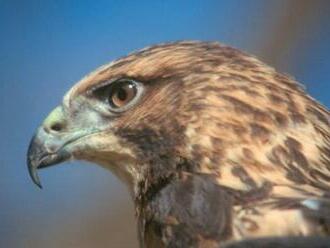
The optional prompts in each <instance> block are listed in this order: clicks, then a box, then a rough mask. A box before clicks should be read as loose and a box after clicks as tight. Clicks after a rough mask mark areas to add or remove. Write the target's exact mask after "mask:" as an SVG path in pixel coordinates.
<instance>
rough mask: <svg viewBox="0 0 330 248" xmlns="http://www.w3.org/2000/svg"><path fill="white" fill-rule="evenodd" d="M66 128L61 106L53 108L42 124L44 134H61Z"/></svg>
mask: <svg viewBox="0 0 330 248" xmlns="http://www.w3.org/2000/svg"><path fill="white" fill-rule="evenodd" d="M66 127H67V121H66V119H65V116H64V114H63V110H62V107H61V106H59V107H57V108H55V109H54V110H53V111H52V112H51V113H50V114H49V116H48V117H47V118H46V120H45V121H44V123H43V128H44V130H45V132H46V133H50V132H52V133H59V132H63V131H64V129H66Z"/></svg>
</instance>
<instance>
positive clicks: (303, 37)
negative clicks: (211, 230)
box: [0, 0, 330, 248]
mask: <svg viewBox="0 0 330 248" xmlns="http://www.w3.org/2000/svg"><path fill="white" fill-rule="evenodd" d="M0 37H1V38H0V101H1V102H0V111H1V112H0V113H1V121H0V128H1V134H0V137H1V138H0V168H1V172H0V204H1V205H0V247H14V248H15V247H34V248H39V247H40V248H41V247H62V248H67V247H82V248H84V247H86V248H87V247H95V248H97V247H137V241H136V225H135V221H134V213H133V207H132V202H131V201H130V199H129V195H128V192H127V191H126V188H125V186H124V185H123V184H121V183H120V182H119V180H118V179H116V178H115V177H114V176H113V175H112V174H111V173H110V172H108V171H105V170H103V169H101V168H100V167H98V166H94V165H90V164H84V163H69V164H66V165H65V166H58V167H53V168H51V169H48V170H43V171H41V173H40V176H41V180H42V182H43V186H44V189H43V190H40V189H38V188H37V187H35V186H34V185H33V184H32V182H31V180H30V179H29V176H28V173H27V168H26V158H25V156H26V150H27V147H28V143H29V140H30V138H31V136H32V134H33V132H34V130H35V128H36V127H37V126H38V125H39V124H40V122H41V121H42V120H43V119H44V117H45V116H46V115H47V113H48V112H49V111H50V110H51V109H52V108H53V107H55V106H56V105H57V104H58V103H60V101H61V99H62V96H63V95H64V93H65V92H66V91H67V90H68V89H69V88H70V87H71V86H72V85H73V84H74V83H75V82H76V81H77V80H79V79H80V78H81V77H82V76H84V74H86V73H88V72H90V71H92V70H93V69H95V68H96V67H98V66H100V65H102V64H104V63H107V62H109V61H111V60H113V59H116V58H118V57H120V56H123V55H125V54H127V53H128V52H131V51H132V50H136V49H139V48H142V47H144V46H146V45H150V44H155V43H158V42H165V41H175V40H182V39H189V40H191V39H192V40H212V41H221V42H223V43H226V44H230V45H232V46H235V47H238V48H240V49H242V50H245V51H247V52H249V53H253V54H255V55H257V56H258V57H260V58H261V59H262V60H264V61H266V62H267V63H269V64H271V65H273V66H274V67H275V68H277V69H278V70H279V71H282V72H285V73H288V74H291V75H293V76H294V77H295V78H296V79H297V80H298V81H300V82H302V83H304V84H305V86H306V88H307V91H308V92H309V93H310V94H311V95H312V96H313V97H314V98H317V99H318V100H319V101H321V102H322V103H323V104H324V105H326V106H327V107H328V108H329V106H330V47H329V44H330V1H327V0H324V1H315V0H309V1H308V0H307V1H306V0H292V1H289V0H285V1H284V0H272V1H270V0H269V1H262V0H260V1H259V0H254V1H244V0H240V1H237V0H231V1H229V0H228V1H218V0H215V1H201V0H200V1H192V0H191V1H184V0H183V1H175V0H167V1H109V0H107V1H42V0H30V1H23V0H21V1H16V0H7V1H5V0H0Z"/></svg>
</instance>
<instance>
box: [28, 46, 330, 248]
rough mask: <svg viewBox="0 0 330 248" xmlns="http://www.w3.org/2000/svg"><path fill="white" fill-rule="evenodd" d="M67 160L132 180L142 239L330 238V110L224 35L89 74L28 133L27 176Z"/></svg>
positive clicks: (166, 243)
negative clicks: (31, 134) (30, 136)
mask: <svg viewBox="0 0 330 248" xmlns="http://www.w3.org/2000/svg"><path fill="white" fill-rule="evenodd" d="M109 105H110V107H109ZM69 158H74V159H82V160H88V161H91V162H94V163H97V164H100V165H101V166H103V167H105V168H109V169H111V170H112V171H113V172H114V173H115V174H116V175H118V176H119V177H120V178H121V179H122V180H123V181H124V182H125V183H126V184H127V185H128V187H129V189H130V192H131V195H132V198H133V200H134V202H135V206H136V215H137V220H138V226H139V236H140V242H141V246H142V247H219V245H224V244H231V242H234V241H239V240H245V239H253V238H264V237H266V238H268V237H272V238H275V239H276V237H279V239H278V240H277V241H276V242H279V244H280V243H281V242H282V241H281V240H283V239H281V238H282V237H283V238H284V237H292V240H294V242H301V243H300V244H304V245H307V244H309V243H308V242H311V243H310V244H311V247H315V243H314V245H312V242H315V239H314V238H306V240H304V239H302V240H303V241H301V240H300V241H299V240H298V241H297V240H296V239H295V238H294V237H296V236H319V235H320V236H327V235H330V229H329V228H330V219H329V218H330V217H329V213H330V197H329V191H330V115H329V111H328V110H327V109H326V108H325V107H323V106H322V105H321V104H319V103H318V102H317V101H315V100H314V99H313V98H311V97H310V96H308V95H307V94H306V93H305V91H304V90H303V88H302V87H301V86H300V85H299V84H298V83H297V82H295V80H294V79H292V78H290V77H288V76H286V75H283V74H280V73H278V72H276V71H275V70H274V69H273V68H271V67H269V66H267V65H266V64H264V63H262V62H260V61H259V60H258V59H256V58H255V57H253V56H251V55H248V54H245V53H243V52H241V51H239V50H237V49H234V48H231V47H228V46H224V45H221V44H218V43H205V42H177V43H169V44H161V45H157V46H153V47H150V48H146V49H144V50H141V51H138V52H136V53H133V54H130V55H128V56H127V57H124V58H121V59H119V60H117V61H115V62H113V63H110V64H108V65H105V66H103V67H101V68H99V69H97V70H96V71H94V72H92V73H91V74H89V75H88V76H86V77H85V78H83V79H82V80H81V81H80V82H78V83H77V84H76V85H75V86H74V87H73V88H72V89H71V90H70V91H69V92H68V93H67V95H66V96H65V98H64V100H63V104H62V105H61V106H60V107H58V108H56V109H55V110H54V111H53V112H52V113H51V114H50V116H49V117H48V118H47V119H46V120H45V122H44V123H43V125H42V126H41V127H40V129H39V130H38V133H37V135H36V136H35V138H34V139H33V141H32V142H31V145H30V148H29V154H28V163H29V170H30V173H31V175H32V177H33V179H34V180H35V182H37V183H38V184H40V182H39V181H38V178H37V174H36V169H37V168H41V167H46V166H48V165H51V164H55V163H59V162H62V161H64V160H67V159H69ZM285 240H286V239H285ZM288 240H291V238H289V239H288ZM311 240H312V241H311ZM258 242H260V241H257V242H256V244H258ZM327 242H329V239H324V243H322V242H321V241H320V243H319V244H322V245H324V244H326V243H327ZM232 245H234V246H233V247H237V246H235V245H237V244H232ZM280 246H281V247H282V246H283V243H282V245H280ZM256 247H257V246H256ZM262 247H266V246H262ZM288 247H289V246H288ZM320 247H321V246H320ZM324 247H325V246H324Z"/></svg>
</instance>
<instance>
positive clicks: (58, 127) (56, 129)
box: [50, 123, 64, 132]
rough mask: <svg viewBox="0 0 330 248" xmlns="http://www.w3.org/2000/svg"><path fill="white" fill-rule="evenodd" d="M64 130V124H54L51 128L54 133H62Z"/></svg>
mask: <svg viewBox="0 0 330 248" xmlns="http://www.w3.org/2000/svg"><path fill="white" fill-rule="evenodd" d="M63 128H64V125H63V124H62V123H54V124H52V125H51V126H50V130H51V131H54V132H60V131H61V130H62V129H63Z"/></svg>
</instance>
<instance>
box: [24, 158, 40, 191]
mask: <svg viewBox="0 0 330 248" xmlns="http://www.w3.org/2000/svg"><path fill="white" fill-rule="evenodd" d="M27 164H28V170H29V175H30V177H31V179H32V181H33V183H34V184H35V185H37V186H38V188H40V189H42V185H41V181H40V179H39V176H38V171H37V170H38V169H37V167H36V166H35V165H33V162H32V161H31V159H30V157H29V156H28V161H27Z"/></svg>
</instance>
